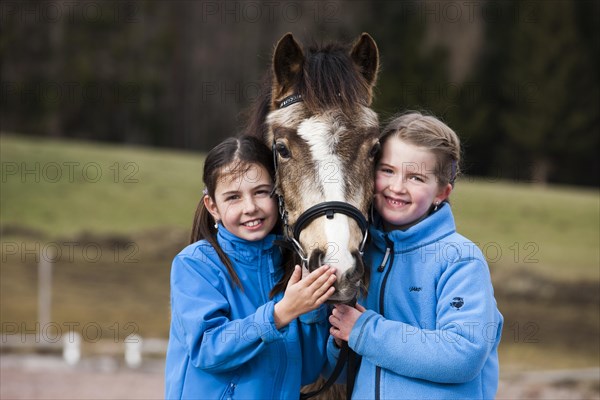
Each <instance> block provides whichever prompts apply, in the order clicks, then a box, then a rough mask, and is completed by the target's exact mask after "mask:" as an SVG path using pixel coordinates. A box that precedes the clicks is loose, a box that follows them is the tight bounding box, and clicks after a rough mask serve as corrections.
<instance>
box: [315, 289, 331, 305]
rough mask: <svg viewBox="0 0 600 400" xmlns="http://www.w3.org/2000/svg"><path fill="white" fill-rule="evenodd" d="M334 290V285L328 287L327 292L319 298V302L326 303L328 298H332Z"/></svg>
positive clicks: (319, 303)
mask: <svg viewBox="0 0 600 400" xmlns="http://www.w3.org/2000/svg"><path fill="white" fill-rule="evenodd" d="M334 292H335V288H334V287H330V288H329V289H327V291H326V292H325V294H324V295H322V296H321V297H319V298H318V299H317V304H318V305H321V304H323V303H325V302H326V301H327V299H328V298H330V297H331V295H333V293H334Z"/></svg>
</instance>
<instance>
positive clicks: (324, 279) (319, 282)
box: [310, 268, 335, 291]
mask: <svg viewBox="0 0 600 400" xmlns="http://www.w3.org/2000/svg"><path fill="white" fill-rule="evenodd" d="M332 276H333V277H334V278H332ZM330 279H333V280H332V281H331V282H328V281H329V280H330ZM334 281H335V269H334V268H329V269H328V270H326V271H325V272H324V273H323V274H322V275H321V276H319V277H318V278H317V279H315V281H314V282H312V283H311V284H310V288H311V289H312V290H313V291H317V289H318V288H320V287H322V286H323V285H327V286H328V287H329V286H330V285H331V284H332V283H333V282H334Z"/></svg>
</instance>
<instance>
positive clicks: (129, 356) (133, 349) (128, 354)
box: [125, 333, 142, 368]
mask: <svg viewBox="0 0 600 400" xmlns="http://www.w3.org/2000/svg"><path fill="white" fill-rule="evenodd" d="M125 364H127V366H128V367H129V368H138V367H139V366H140V365H142V337H141V336H140V335H138V334H135V333H133V334H131V335H129V336H127V338H125Z"/></svg>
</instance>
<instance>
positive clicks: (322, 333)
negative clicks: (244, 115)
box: [165, 136, 335, 399]
mask: <svg viewBox="0 0 600 400" xmlns="http://www.w3.org/2000/svg"><path fill="white" fill-rule="evenodd" d="M272 163H273V160H272V154H271V152H270V150H269V149H268V148H267V147H266V146H265V145H264V144H263V143H262V142H261V141H259V140H258V139H256V138H254V137H250V136H242V137H240V138H231V139H227V140H225V141H224V142H222V143H221V144H219V145H218V146H216V147H215V148H214V149H212V150H211V151H210V152H209V153H208V155H207V157H206V160H205V163H204V174H203V180H204V184H205V185H206V188H205V189H204V195H203V197H202V200H201V201H200V204H199V205H198V209H197V211H196V216H195V218H194V225H193V229H192V235H191V242H192V243H191V244H190V245H189V246H187V247H186V248H185V249H183V250H182V251H181V252H180V253H179V254H178V255H177V256H176V257H175V260H174V261H173V266H172V270H171V311H172V313H171V329H170V337H169V347H168V350H167V361H166V374H165V375H166V398H167V399H180V398H196V399H197V398H207V399H213V398H229V397H232V396H233V395H234V393H236V394H237V395H241V396H243V397H244V398H255V399H258V398H261V399H262V398H264V399H267V398H268V399H275V398H297V397H298V394H299V393H300V387H301V385H304V384H308V383H311V382H313V381H315V380H316V379H317V378H318V376H319V374H320V372H321V370H322V369H323V366H324V365H325V362H326V355H325V344H326V341H327V336H328V323H327V308H326V306H324V305H323V304H324V303H325V301H326V300H327V299H328V298H329V297H330V296H331V295H332V294H333V292H334V290H335V289H334V288H333V283H334V281H335V271H334V270H333V268H329V267H328V266H326V265H325V266H322V267H321V268H319V269H317V270H315V271H313V272H312V273H311V274H309V275H308V276H307V277H305V278H304V279H301V269H300V267H299V266H296V267H295V269H294V272H293V274H292V277H291V279H290V280H289V282H288V283H287V287H283V286H282V289H285V291H283V290H279V291H277V290H273V288H274V287H275V285H276V284H277V282H279V281H281V280H282V278H283V276H284V271H283V270H284V268H283V267H282V262H283V257H282V254H281V252H280V250H279V248H278V247H276V246H275V245H274V240H275V239H276V235H275V233H276V230H277V225H278V213H277V204H276V203H275V199H273V198H272V197H271V196H270V194H271V192H272V189H273V180H274V170H273V165H272Z"/></svg>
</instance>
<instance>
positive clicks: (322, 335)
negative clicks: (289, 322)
mask: <svg viewBox="0 0 600 400" xmlns="http://www.w3.org/2000/svg"><path fill="white" fill-rule="evenodd" d="M327 314H328V308H327V306H326V305H322V306H320V307H319V308H317V309H316V310H313V311H311V312H308V313H306V314H302V315H300V316H299V317H298V326H299V335H300V346H301V348H302V384H303V385H307V384H309V383H312V382H314V381H316V380H317V378H318V377H319V375H320V374H321V372H322V371H323V368H324V367H325V365H326V362H327V339H328V338H329V321H327Z"/></svg>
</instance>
